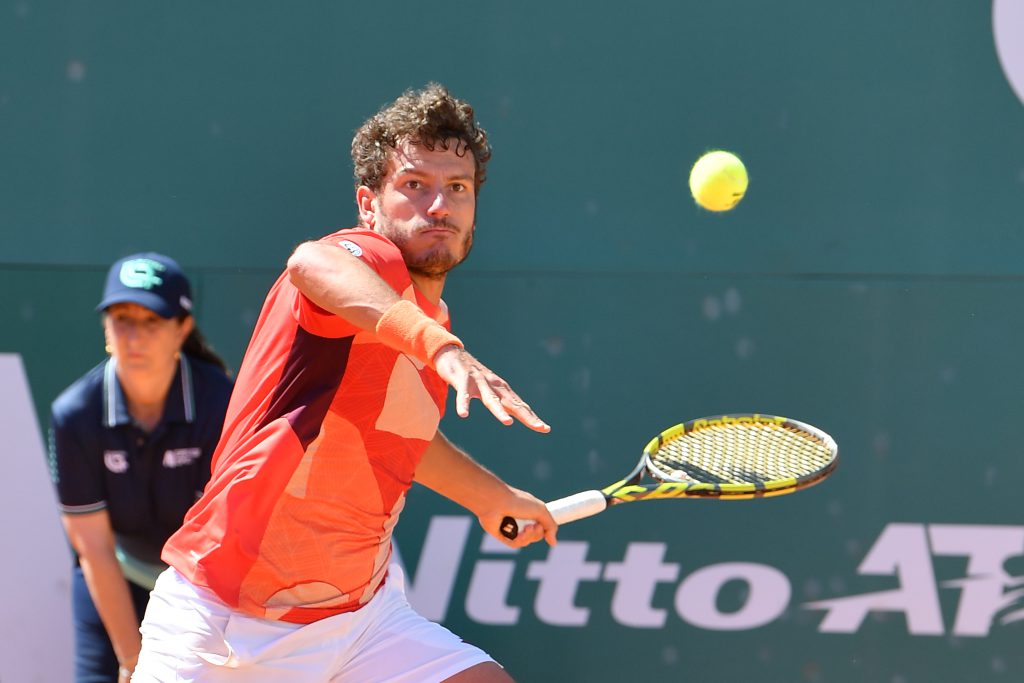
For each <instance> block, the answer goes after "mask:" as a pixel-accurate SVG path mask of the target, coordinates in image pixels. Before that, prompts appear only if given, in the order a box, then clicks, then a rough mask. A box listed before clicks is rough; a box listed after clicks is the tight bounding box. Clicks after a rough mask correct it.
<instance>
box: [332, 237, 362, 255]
mask: <svg viewBox="0 0 1024 683" xmlns="http://www.w3.org/2000/svg"><path fill="white" fill-rule="evenodd" d="M338 244H339V245H341V246H343V247H345V248H346V249H348V252H349V253H350V254H352V255H353V256H362V255H363V248H362V247H361V246H359V245H358V244H356V243H355V242H351V241H349V240H342V241H340V242H338Z"/></svg>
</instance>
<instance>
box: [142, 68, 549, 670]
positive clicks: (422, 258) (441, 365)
mask: <svg viewBox="0 0 1024 683" xmlns="http://www.w3.org/2000/svg"><path fill="white" fill-rule="evenodd" d="M352 157H353V161H354V163H355V174H356V179H357V180H356V192H355V199H356V204H357V205H358V210H359V218H360V223H361V227H359V228H353V229H348V230H341V231H339V232H336V233H334V234H332V235H328V236H327V237H324V238H323V239H321V240H319V241H316V242H309V243H306V244H302V245H300V246H299V247H298V248H297V249H296V250H295V252H294V253H293V254H292V256H291V258H290V259H289V260H288V266H287V269H286V271H285V272H284V273H283V274H282V275H281V277H280V278H279V279H278V281H277V282H276V283H275V284H274V286H273V288H272V289H271V291H270V293H269V295H268V296H267V300H266V303H265V304H264V307H263V311H262V312H261V314H260V317H259V320H258V322H257V323H256V329H255V332H254V333H253V337H252V339H251V341H250V343H249V348H248V350H247V351H246V354H245V358H244V360H243V362H242V366H241V369H240V370H239V373H238V378H237V381H236V384H235V387H236V388H235V391H234V393H233V395H232V398H231V403H230V405H229V407H228V413H227V417H226V418H225V423H224V432H223V435H222V437H221V440H220V443H219V445H218V447H217V451H216V453H215V454H214V460H213V476H212V479H211V481H210V483H209V485H208V486H207V488H206V491H205V493H204V494H203V496H202V498H201V499H200V500H199V501H198V502H197V503H196V504H195V506H194V507H193V508H192V509H191V510H190V511H189V513H188V515H187V516H186V518H185V521H184V524H183V526H182V528H181V529H180V530H179V531H178V532H177V533H176V534H175V535H174V536H172V537H171V539H170V540H169V541H168V543H167V545H166V546H165V548H164V552H163V559H164V560H165V561H166V562H167V563H168V564H169V565H170V567H171V568H170V569H168V570H167V571H166V572H165V573H164V574H162V575H161V576H160V578H159V580H158V582H157V585H156V589H155V590H154V592H153V596H152V598H151V601H150V607H149V609H148V610H147V613H146V618H145V620H144V622H143V625H142V636H143V648H142V655H141V656H140V658H139V664H138V666H137V668H136V670H135V675H134V677H133V679H132V680H133V681H162V682H169V681H193V682H196V683H220V682H234V681H245V682H246V683H250V682H252V681H289V683H303V682H309V683H313V682H318V683H319V682H323V683H326V682H327V681H344V682H345V683H359V682H365V683H370V682H373V683H382V682H385V681H389V682H396V683H397V682H408V683H414V682H415V683H425V682H427V681H442V680H450V681H459V682H462V683H473V682H478V681H488V682H508V681H511V680H512V679H511V678H510V677H509V675H508V674H507V673H506V672H505V671H504V669H502V668H501V667H500V666H499V665H498V664H497V663H495V662H494V661H493V660H492V659H491V658H490V657H489V656H488V655H486V654H485V653H484V652H483V651H481V650H479V649H477V648H476V647H473V646H472V645H469V644H467V643H464V642H462V641H461V640H460V639H459V638H458V637H456V636H455V635H453V634H452V633H451V632H449V631H447V630H446V629H444V628H443V627H441V626H439V625H437V624H435V623H433V622H430V621H428V620H427V619H425V618H423V617H422V616H420V615H419V614H417V613H416V612H414V611H413V610H412V609H411V608H410V606H409V604H408V602H406V598H405V594H404V588H403V577H402V575H401V570H400V569H399V568H398V567H397V566H395V565H389V560H390V558H391V534H392V529H393V528H394V526H395V524H396V522H397V521H398V515H399V512H400V511H401V510H402V507H403V505H404V502H405V494H406V491H407V490H408V489H409V487H410V486H411V485H412V482H413V481H418V482H420V483H421V484H424V485H426V486H428V487H430V488H431V489H433V490H435V491H437V492H439V493H441V494H442V495H445V496H447V497H448V498H451V499H452V500H454V501H455V502H457V503H459V504H461V505H463V506H464V507H466V508H467V509H469V510H470V511H472V512H473V513H475V514H476V515H477V517H478V519H479V521H480V524H481V525H482V526H483V528H484V529H485V530H486V531H487V532H488V533H489V534H491V535H493V536H494V537H496V538H498V539H500V540H503V541H504V540H505V539H504V537H503V536H502V535H501V534H500V533H499V529H498V527H499V524H500V523H501V520H502V518H503V517H504V516H505V515H514V516H516V517H522V518H526V519H534V520H537V524H533V525H530V526H528V527H527V528H526V529H525V530H524V532H523V533H522V535H520V536H519V538H517V539H516V540H515V541H513V542H507V541H506V542H507V543H508V544H509V545H512V546H514V547H520V546H524V545H527V544H529V543H533V542H535V541H538V540H540V539H541V538H545V539H546V540H547V542H548V543H552V544H553V543H554V542H555V531H556V524H555V522H554V520H552V518H551V516H550V515H549V514H548V511H547V508H545V507H544V505H543V503H542V502H541V501H539V500H538V499H536V498H535V497H533V496H531V495H530V494H528V493H525V492H523V491H520V490H518V489H515V488H512V487H511V486H509V485H508V484H506V483H504V482H503V481H502V480H501V479H499V478H498V477H496V476H495V475H493V474H492V473H490V472H489V471H487V470H486V469H484V468H483V467H482V466H480V465H479V464H477V463H476V462H474V461H473V460H472V459H471V458H470V457H469V456H468V455H467V454H465V453H463V452H462V451H460V450H459V449H458V448H456V447H455V446H453V445H452V444H451V443H450V442H449V441H448V440H447V439H446V438H445V437H444V435H443V434H441V432H440V431H438V424H439V421H440V419H441V415H442V413H443V411H444V405H445V396H446V393H447V389H448V385H450V386H452V387H454V388H455V390H456V410H457V412H458V413H459V415H461V416H463V417H465V416H466V415H467V414H468V412H469V404H470V400H471V399H473V398H478V399H480V400H481V401H482V402H483V404H484V405H485V406H486V407H487V408H488V409H489V410H490V411H491V413H493V414H494V416H495V417H496V418H497V419H498V420H500V421H501V422H502V423H504V424H511V423H512V422H513V419H517V420H519V421H520V422H522V423H523V424H525V425H526V426H527V427H529V428H530V429H533V430H536V431H538V432H547V431H549V427H548V425H547V424H545V423H544V422H543V421H542V420H541V419H540V418H539V417H537V415H536V414H534V412H533V411H532V410H531V409H530V407H529V406H527V405H526V404H525V403H524V402H523V401H522V400H521V399H520V398H519V397H518V396H517V395H516V393H515V392H514V391H513V390H512V389H511V388H510V387H509V385H508V384H507V383H506V382H505V381H504V380H502V379H501V378H500V377H498V376H497V375H496V374H495V373H493V372H492V371H491V370H489V369H488V368H487V367H485V366H484V365H483V364H482V363H480V362H479V361H478V360H476V359H475V358H474V357H473V356H471V355H470V354H469V353H468V352H467V351H466V350H465V349H464V348H463V345H462V342H461V341H459V339H458V337H456V336H454V335H453V334H452V333H451V332H450V331H449V327H450V326H449V319H448V309H447V307H446V306H445V303H444V301H442V299H441V292H442V289H443V287H444V283H445V279H446V277H447V274H448V271H449V270H451V269H452V268H454V267H455V266H456V265H458V264H459V263H460V262H462V261H463V259H465V258H466V256H467V255H468V254H469V251H470V248H471V246H472V243H473V233H474V230H475V210H476V197H477V192H478V190H479V188H480V185H481V184H482V183H483V182H484V179H485V169H486V164H487V161H488V159H489V158H490V146H489V144H488V142H487V136H486V133H485V132H484V131H483V130H482V129H481V128H480V127H479V125H478V124H477V122H476V121H475V119H474V113H473V109H472V107H470V105H469V104H467V103H466V102H463V101H460V100H458V99H454V98H453V97H451V96H450V95H449V93H448V92H447V91H446V90H445V89H444V88H443V87H441V86H439V85H436V84H432V85H430V86H428V87H427V88H425V89H424V90H422V91H417V92H413V91H409V92H406V93H405V94H403V95H402V96H401V97H399V98H398V99H397V100H396V101H395V102H394V103H392V104H391V105H389V106H388V107H386V108H384V109H383V110H381V111H380V112H379V113H378V114H376V115H375V116H373V117H372V118H370V119H369V120H368V121H367V122H366V123H365V124H363V126H362V127H361V128H360V129H359V131H358V132H357V133H356V136H355V139H354V140H353V143H352Z"/></svg>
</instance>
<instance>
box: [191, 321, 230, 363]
mask: <svg viewBox="0 0 1024 683" xmlns="http://www.w3.org/2000/svg"><path fill="white" fill-rule="evenodd" d="M181 352H182V353H184V354H187V355H189V356H192V357H193V358H196V359H198V360H202V361H206V362H207V363H212V364H213V365H216V366H217V367H218V368H220V369H221V370H223V371H224V374H226V375H230V374H231V370H230V369H229V368H228V364H227V363H225V362H224V359H223V358H221V357H220V356H218V355H217V352H216V351H214V350H213V347H212V346H210V344H209V342H207V341H206V337H204V336H203V333H202V332H200V331H199V326H198V325H193V326H192V331H191V332H190V333H189V335H188V338H186V339H185V343H184V344H182V345H181Z"/></svg>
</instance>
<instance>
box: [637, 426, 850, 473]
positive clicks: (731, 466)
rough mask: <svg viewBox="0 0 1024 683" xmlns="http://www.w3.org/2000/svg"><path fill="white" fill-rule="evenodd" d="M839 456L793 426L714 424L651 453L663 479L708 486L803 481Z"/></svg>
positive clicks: (681, 435) (652, 464)
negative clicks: (791, 480)
mask: <svg viewBox="0 0 1024 683" xmlns="http://www.w3.org/2000/svg"><path fill="white" fill-rule="evenodd" d="M834 457H835V455H834V452H833V449H832V448H830V446H829V444H827V443H826V442H825V441H824V440H823V439H821V438H819V437H818V436H816V435H814V434H809V433H807V432H804V431H802V430H798V429H795V428H793V427H791V426H788V425H780V424H770V423H769V424H765V423H750V424H745V423H730V424H726V425H711V426H707V427H703V428H701V429H698V430H695V431H689V432H686V433H684V434H680V435H677V436H675V437H673V438H669V439H667V440H666V441H665V442H664V443H662V444H661V446H659V447H658V448H657V450H656V451H654V452H653V453H650V455H649V458H650V465H651V467H652V469H654V471H655V473H656V474H658V475H659V476H660V477H662V478H665V479H670V480H676V481H685V482H696V483H704V484H755V485H760V484H766V483H769V482H772V481H779V480H789V479H797V480H800V479H803V478H806V477H810V476H812V475H814V474H816V473H818V472H820V471H821V470H822V469H823V468H825V467H827V466H828V465H829V464H830V463H831V462H832V460H833V459H834Z"/></svg>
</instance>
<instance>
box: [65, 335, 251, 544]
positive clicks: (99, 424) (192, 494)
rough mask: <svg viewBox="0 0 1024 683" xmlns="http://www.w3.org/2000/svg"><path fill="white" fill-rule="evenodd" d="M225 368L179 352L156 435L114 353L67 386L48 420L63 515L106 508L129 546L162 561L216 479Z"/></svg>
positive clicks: (226, 395) (228, 381)
mask: <svg viewBox="0 0 1024 683" xmlns="http://www.w3.org/2000/svg"><path fill="white" fill-rule="evenodd" d="M231 385H232V382H231V379H230V378H229V377H228V376H227V375H225V374H224V372H222V371H221V369H220V368H218V367H217V366H215V365H213V364H210V363H207V362H204V361H200V360H197V359H195V358H190V357H189V356H186V355H185V354H182V355H181V360H180V361H179V363H178V371H177V373H176V374H175V377H174V381H173V382H171V387H170V390H169V391H168V393H167V399H166V401H165V402H164V413H163V416H162V417H161V418H160V422H159V423H158V424H157V425H156V427H155V428H154V429H153V431H152V432H150V433H148V434H147V433H146V432H145V431H143V430H142V429H140V428H139V427H138V426H136V425H135V423H134V421H133V420H132V418H131V416H130V415H129V414H128V405H127V402H126V400H125V396H124V391H123V390H122V388H121V384H120V382H119V381H118V380H117V375H116V373H115V372H114V360H113V359H107V360H106V361H104V362H102V363H100V364H99V365H97V366H96V367H95V368H93V369H92V370H90V371H89V372H88V373H86V374H85V375H84V376H83V377H81V378H80V379H79V380H78V381H76V382H75V383H74V384H72V385H71V386H70V387H68V388H67V389H65V390H64V391H63V393H61V395H60V396H58V397H57V399H56V400H55V401H54V402H53V406H52V411H51V417H50V434H49V437H50V438H49V460H50V476H51V478H52V479H53V482H54V484H55V485H56V487H57V498H58V501H59V507H60V511H61V512H63V513H65V514H83V513H89V512H96V511H98V510H106V511H107V513H108V514H109V515H110V524H111V527H112V528H113V531H114V535H115V538H116V540H117V543H118V546H119V547H120V549H121V551H122V552H124V553H125V554H126V555H128V556H129V557H131V558H134V559H136V560H140V561H142V562H147V563H150V564H159V563H160V551H161V549H162V548H163V545H164V542H165V541H166V540H167V539H168V537H170V535H171V534H172V533H174V532H175V531H177V529H178V527H180V526H181V521H182V519H183V518H184V516H185V513H186V512H187V511H188V509H189V508H190V507H191V506H192V504H193V503H194V502H195V501H196V499H197V498H198V497H199V495H200V494H201V493H202V490H203V487H204V486H205V485H206V482H207V481H208V480H209V478H210V461H211V458H212V456H213V451H214V449H215V448H216V447H217V441H218V439H220V432H221V427H222V426H223V424H224V413H225V411H226V410H227V405H228V399H229V397H230V395H231Z"/></svg>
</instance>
